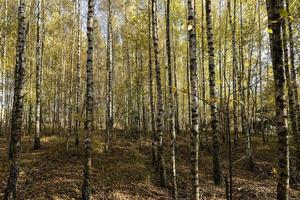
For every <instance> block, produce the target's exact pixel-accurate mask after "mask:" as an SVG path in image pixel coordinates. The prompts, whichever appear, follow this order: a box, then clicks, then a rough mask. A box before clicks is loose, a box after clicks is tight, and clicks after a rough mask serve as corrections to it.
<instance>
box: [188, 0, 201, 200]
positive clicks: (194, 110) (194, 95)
mask: <svg viewBox="0 0 300 200" xmlns="http://www.w3.org/2000/svg"><path fill="white" fill-rule="evenodd" d="M195 25H196V23H195V4H194V1H193V0H188V39H189V69H190V77H189V78H190V83H191V115H192V119H191V120H192V124H191V164H192V166H191V172H192V179H193V182H192V184H193V192H192V199H195V200H198V199H199V198H200V192H199V189H200V188H199V166H198V164H199V111H198V109H199V102H198V98H199V96H198V73H197V71H198V68H197V57H196V56H197V49H196V27H195Z"/></svg>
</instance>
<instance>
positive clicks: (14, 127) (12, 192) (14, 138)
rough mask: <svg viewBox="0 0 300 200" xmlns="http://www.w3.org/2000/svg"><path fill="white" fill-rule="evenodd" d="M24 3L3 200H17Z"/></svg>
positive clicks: (20, 9)
mask: <svg viewBox="0 0 300 200" xmlns="http://www.w3.org/2000/svg"><path fill="white" fill-rule="evenodd" d="M25 7H26V4H25V1H24V0H20V1H19V9H18V39H17V47H16V65H15V81H14V99H13V110H12V118H11V133H10V134H11V138H10V142H9V165H10V169H9V177H8V181H7V187H6V190H5V194H4V198H3V199H4V200H8V199H16V198H17V191H16V190H17V181H18V176H19V172H20V169H19V156H20V148H21V144H20V140H21V134H22V114H23V99H24V94H23V93H24V82H25V40H26V30H25V29H26V24H25Z"/></svg>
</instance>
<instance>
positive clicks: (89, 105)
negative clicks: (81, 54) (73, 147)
mask: <svg viewBox="0 0 300 200" xmlns="http://www.w3.org/2000/svg"><path fill="white" fill-rule="evenodd" d="M93 17H94V0H89V1H88V18H87V40H88V41H87V43H88V46H87V64H86V74H87V79H86V129H87V130H86V137H85V141H84V173H83V183H82V200H89V199H91V198H92V194H91V184H90V178H91V167H92V166H91V165H92V164H91V160H92V159H91V151H92V148H91V133H92V124H93V101H94V91H93V90H94V89H93Z"/></svg>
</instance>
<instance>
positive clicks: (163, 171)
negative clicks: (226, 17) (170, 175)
mask: <svg viewBox="0 0 300 200" xmlns="http://www.w3.org/2000/svg"><path fill="white" fill-rule="evenodd" d="M156 10H157V2H156V0H152V35H153V46H154V58H155V74H156V89H157V116H156V132H157V135H158V161H159V174H160V185H161V186H163V187H166V186H167V181H166V169H165V160H164V150H163V149H164V148H163V116H164V110H163V97H162V85H161V75H160V64H159V46H158V33H157V16H156V15H157V14H156Z"/></svg>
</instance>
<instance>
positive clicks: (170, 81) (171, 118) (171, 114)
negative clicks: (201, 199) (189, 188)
mask: <svg viewBox="0 0 300 200" xmlns="http://www.w3.org/2000/svg"><path fill="white" fill-rule="evenodd" d="M166 7H167V10H166V47H167V49H166V50H167V59H168V88H169V90H168V92H169V127H170V133H171V138H172V158H171V160H172V176H173V199H175V200H176V199H178V194H177V193H178V192H177V180H176V179H177V174H176V149H175V146H176V129H175V109H174V98H173V78H172V58H171V37H170V34H171V33H170V0H167V5H166Z"/></svg>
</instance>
